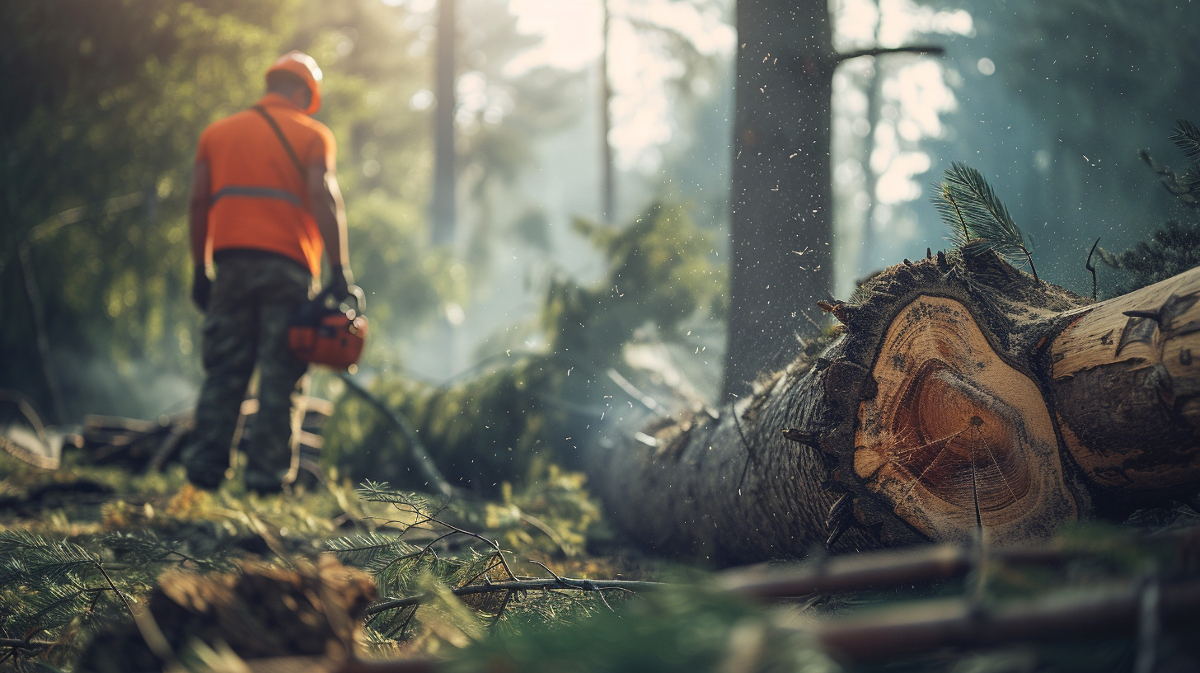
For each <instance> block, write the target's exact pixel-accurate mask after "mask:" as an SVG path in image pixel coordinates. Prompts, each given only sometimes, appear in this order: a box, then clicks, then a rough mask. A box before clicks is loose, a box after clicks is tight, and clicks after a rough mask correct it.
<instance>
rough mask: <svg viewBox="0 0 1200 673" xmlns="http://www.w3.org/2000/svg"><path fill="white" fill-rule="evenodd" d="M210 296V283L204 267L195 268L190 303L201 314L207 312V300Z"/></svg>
mask: <svg viewBox="0 0 1200 673" xmlns="http://www.w3.org/2000/svg"><path fill="white" fill-rule="evenodd" d="M211 296H212V281H211V280H209V278H208V274H207V273H206V272H205V270H204V267H196V269H195V271H194V272H193V273H192V303H193V304H195V305H196V308H198V309H200V312H201V313H207V312H208V300H209V298H210V297H211Z"/></svg>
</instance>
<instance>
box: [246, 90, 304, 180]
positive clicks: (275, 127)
mask: <svg viewBox="0 0 1200 673" xmlns="http://www.w3.org/2000/svg"><path fill="white" fill-rule="evenodd" d="M254 111H255V112H257V113H258V114H260V115H262V116H263V119H266V120H267V123H268V124H270V125H271V130H272V131H274V132H275V137H276V138H279V142H280V143H282V144H283V149H285V150H287V153H288V158H290V159H291V160H292V165H293V166H295V167H296V172H297V173H299V174H300V177H301V178H304V179H307V178H308V174H307V173H306V172H305V171H304V164H302V163H300V157H298V156H296V150H294V149H292V144H291V143H289V142H288V139H287V136H285V135H283V129H281V128H279V123H278V122H276V121H275V118H274V117H272V116H271V115H270V114H268V113H267V109H266V108H264V107H263V106H261V105H255V106H254Z"/></svg>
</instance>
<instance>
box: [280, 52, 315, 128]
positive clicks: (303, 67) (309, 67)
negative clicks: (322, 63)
mask: <svg viewBox="0 0 1200 673" xmlns="http://www.w3.org/2000/svg"><path fill="white" fill-rule="evenodd" d="M276 70H286V71H287V72H290V73H292V74H294V75H298V76H299V77H300V79H302V80H304V83H305V84H307V85H308V90H309V91H311V92H312V102H311V103H309V104H308V109H306V110H305V112H306V113H308V114H310V115H311V114H313V113H315V112H316V111H317V110H320V109H321V68H320V67H318V66H317V62H316V61H314V60H313V57H312V56H309V55H308V54H305V53H304V52H301V51H289V52H288V53H286V54H284V55H283V56H280V57H279V59H278V60H276V61H275V62H274V63H272V64H271V67H270V68H267V74H268V75H269V74H271V73H273V72H275V71H276Z"/></svg>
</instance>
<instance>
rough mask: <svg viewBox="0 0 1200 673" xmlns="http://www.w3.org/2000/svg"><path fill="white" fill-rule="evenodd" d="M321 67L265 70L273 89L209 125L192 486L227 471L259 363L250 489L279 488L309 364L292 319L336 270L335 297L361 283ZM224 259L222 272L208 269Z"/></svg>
mask: <svg viewBox="0 0 1200 673" xmlns="http://www.w3.org/2000/svg"><path fill="white" fill-rule="evenodd" d="M320 82H321V70H320V68H318V67H317V64H316V62H315V61H314V60H313V59H312V58H311V57H310V56H308V55H306V54H302V53H300V52H297V51H293V52H291V53H289V54H286V55H285V56H283V57H281V58H280V59H279V60H277V61H276V62H275V63H274V64H273V65H272V66H271V68H270V69H269V70H268V71H267V94H266V95H265V96H263V98H262V99H261V100H259V101H258V103H257V104H256V105H255V106H254V107H253V108H251V109H249V110H244V111H242V112H239V113H237V114H234V115H231V116H229V117H226V118H224V119H221V120H218V121H216V122H214V123H213V124H211V125H210V126H209V127H208V128H206V129H205V130H204V133H203V134H202V135H201V136H200V144H199V148H198V150H197V152H196V162H195V167H194V173H193V177H192V192H191V200H190V204H189V209H188V224H189V229H190V231H191V246H192V263H193V266H194V269H195V275H194V284H193V287H192V300H193V301H194V302H195V304H196V306H197V307H199V308H200V310H201V311H205V312H206V314H207V315H206V316H205V320H204V332H203V337H202V357H203V360H204V369H205V374H206V375H205V380H204V386H203V387H202V388H201V391H200V399H199V402H198V403H197V406H196V430H195V435H194V440H193V441H192V443H191V444H189V445H188V447H187V449H185V451H184V453H183V462H184V465H185V466H186V467H187V474H188V480H189V481H191V482H192V483H193V484H195V485H196V486H199V487H201V488H206V489H215V488H216V487H217V486H219V485H220V484H221V481H222V480H223V479H224V476H225V472H226V470H227V469H228V467H229V450H230V444H231V442H232V440H233V435H234V433H235V431H236V427H237V419H238V414H239V410H240V408H241V403H242V398H243V397H244V396H245V393H246V388H247V386H248V385H249V383H250V378H251V374H252V373H253V371H254V369H255V367H256V366H257V368H258V376H259V381H258V388H259V391H258V403H259V407H258V413H257V415H256V418H255V423H254V427H253V430H252V432H251V436H250V437H249V440H248V441H249V445H248V449H247V462H248V465H247V469H246V487H247V488H249V489H252V490H256V491H259V492H268V491H277V490H279V489H280V488H281V484H282V480H283V477H284V475H285V474H286V473H287V471H288V469H289V467H290V463H291V450H290V448H289V436H290V430H291V422H290V408H291V393H292V391H293V390H294V388H295V386H296V383H297V381H299V379H300V377H301V376H303V375H304V372H305V370H306V369H307V365H306V364H305V363H304V362H302V361H300V360H299V359H297V358H296V357H295V356H294V355H292V353H291V351H290V350H289V349H288V345H287V327H288V317H289V315H290V314H291V312H292V310H293V308H295V306H296V305H297V304H299V303H300V302H302V301H304V300H305V299H307V298H308V297H309V294H310V292H311V290H312V287H313V279H314V278H319V277H320V273H321V254H322V251H324V252H325V254H326V256H327V257H328V259H329V263H330V266H331V267H332V277H331V280H330V284H329V286H328V287H329V289H330V290H331V294H332V295H333V296H334V297H335V298H337V299H339V300H340V299H344V298H345V297H346V295H347V293H348V292H347V288H348V286H349V285H350V284H351V283H353V279H352V277H351V274H350V266H349V262H348V259H349V258H348V255H347V250H346V217H345V211H344V207H343V204H342V197H341V192H340V191H339V189H338V184H337V179H336V177H335V175H334V164H335V161H336V157H337V148H336V145H335V143H334V139H333V134H332V133H331V132H330V131H329V129H328V128H327V127H326V126H325V125H324V124H321V123H320V122H318V121H316V120H315V119H312V117H311V116H310V115H312V114H313V113H315V112H316V111H317V109H318V108H319V107H320V105H321V84H320ZM211 263H215V266H216V277H215V280H210V277H209V271H208V270H209V267H210V266H211V265H212V264H211Z"/></svg>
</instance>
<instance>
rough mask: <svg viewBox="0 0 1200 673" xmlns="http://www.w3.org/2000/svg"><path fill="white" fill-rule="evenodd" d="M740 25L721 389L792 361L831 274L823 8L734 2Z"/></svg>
mask: <svg viewBox="0 0 1200 673" xmlns="http://www.w3.org/2000/svg"><path fill="white" fill-rule="evenodd" d="M737 24H738V25H737V27H738V44H739V50H738V60H737V92H736V95H737V114H736V119H735V122H734V159H733V195H732V223H731V233H730V242H729V248H730V255H731V258H732V259H731V261H732V268H731V278H730V309H729V341H728V349H727V352H726V356H725V383H724V388H725V392H726V394H729V393H739V394H740V393H742V392H743V389H744V388H745V387H746V385H747V384H748V382H750V381H752V380H754V378H755V377H756V376H758V375H759V374H761V373H764V372H769V371H773V370H775V369H778V368H779V367H781V366H783V365H784V364H786V363H787V362H788V361H789V360H790V359H791V358H792V357H794V356H795V353H796V343H797V342H796V339H795V334H796V332H797V331H798V329H799V328H801V326H803V325H807V321H806V320H805V318H804V316H803V315H801V313H800V312H801V311H803V310H809V309H810V307H812V306H813V305H814V303H815V302H816V301H817V300H818V299H826V298H828V297H829V293H830V283H831V278H832V275H831V272H830V259H831V257H830V255H831V253H830V247H829V242H830V237H831V226H832V225H831V222H832V216H831V213H830V208H831V206H830V195H829V185H830V178H829V175H830V168H829V142H830V140H829V106H830V96H831V95H832V87H833V66H834V64H835V63H836V61H835V59H834V54H833V45H832V38H831V36H830V28H829V9H828V3H827V2H824V1H823V0H803V1H801V2H797V1H796V0H739V2H738V3H737ZM795 253H802V254H800V255H799V256H798V255H797V254H795Z"/></svg>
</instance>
